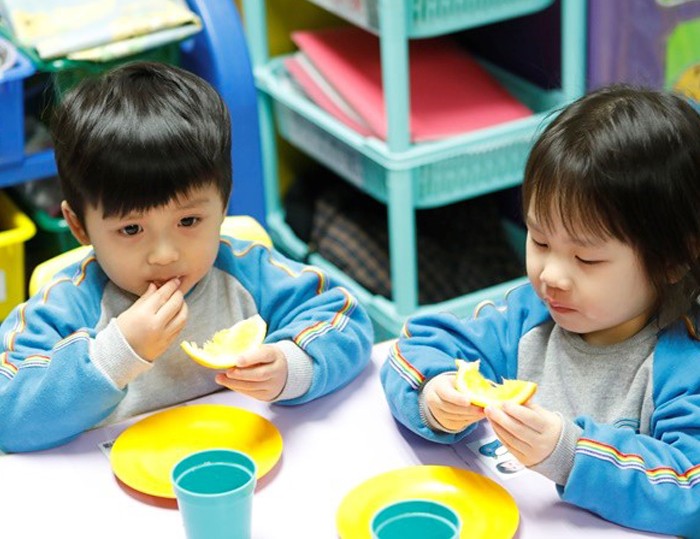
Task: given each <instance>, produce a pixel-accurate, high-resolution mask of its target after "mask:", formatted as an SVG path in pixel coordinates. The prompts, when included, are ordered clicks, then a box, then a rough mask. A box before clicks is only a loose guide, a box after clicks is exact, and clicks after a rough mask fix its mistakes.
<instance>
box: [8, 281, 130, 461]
mask: <svg viewBox="0 0 700 539" xmlns="http://www.w3.org/2000/svg"><path fill="white" fill-rule="evenodd" d="M88 286H89V285H88V284H86V283H83V285H82V287H83V288H82V289H81V290H78V286H76V284H75V282H74V281H73V280H72V279H69V278H59V279H57V280H56V281H55V282H54V283H52V284H50V285H48V286H47V287H46V288H45V289H44V290H42V291H41V292H40V293H39V294H37V295H35V296H34V297H32V298H31V299H30V300H29V301H27V302H26V303H24V304H22V305H19V306H18V307H17V308H15V309H14V310H13V311H12V312H11V313H10V314H9V316H8V317H7V318H6V319H5V321H4V322H3V323H2V325H1V326H0V336H1V338H2V342H1V343H0V418H2V419H0V449H2V450H3V451H5V452H15V451H32V450H39V449H45V448H48V447H51V446H55V445H60V444H62V443H65V442H67V441H69V440H70V439H71V438H74V437H75V436H77V435H78V434H80V433H81V432H83V431H85V430H86V429H88V428H91V427H93V426H94V425H95V424H96V423H98V422H99V421H100V420H102V419H103V418H105V417H106V416H107V415H109V413H110V412H111V411H112V410H113V409H114V407H115V406H116V404H117V403H118V402H119V401H120V400H121V399H122V397H123V394H124V392H123V390H120V389H119V388H117V387H116V385H115V384H114V383H113V382H112V381H111V380H110V378H109V377H108V376H106V375H105V374H104V373H103V372H101V371H100V369H99V368H98V367H97V366H96V365H95V363H94V362H93V361H92V360H91V358H90V351H91V347H92V346H93V344H94V342H95V341H94V340H95V336H96V334H95V330H94V329H93V328H94V325H95V321H96V320H97V316H98V312H97V310H98V309H99V299H96V300H95V301H90V302H87V303H86V302H85V301H84V300H85V296H84V294H83V292H84V289H85V287H88Z"/></svg>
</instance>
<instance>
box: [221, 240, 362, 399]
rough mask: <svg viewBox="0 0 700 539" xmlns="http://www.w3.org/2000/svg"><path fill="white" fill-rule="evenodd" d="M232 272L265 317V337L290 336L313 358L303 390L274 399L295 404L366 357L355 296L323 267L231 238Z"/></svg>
mask: <svg viewBox="0 0 700 539" xmlns="http://www.w3.org/2000/svg"><path fill="white" fill-rule="evenodd" d="M230 255H232V256H233V257H234V260H233V261H232V263H233V264H234V266H235V275H236V277H237V278H238V279H239V280H240V281H241V283H242V284H243V286H244V287H245V288H246V289H247V290H248V291H249V292H250V294H251V295H252V296H253V299H254V301H255V303H256V305H257V307H258V312H259V313H260V315H261V316H262V317H263V319H264V320H265V321H266V322H267V325H268V334H267V337H266V339H265V342H267V343H274V342H279V341H292V342H293V343H295V344H296V345H297V346H298V347H299V348H301V349H302V350H303V351H304V352H305V353H306V354H308V355H309V356H310V357H311V359H312V361H313V379H312V382H311V386H310V387H309V390H308V391H307V392H306V393H304V394H303V395H301V396H299V397H296V398H293V399H288V400H282V401H277V402H276V404H290V405H291V404H301V403H303V402H308V401H311V400H313V399H316V398H318V397H321V396H322V395H326V394H328V393H331V392H333V391H335V390H337V389H339V388H340V387H342V386H344V385H346V384H347V383H349V382H350V381H351V380H353V379H354V378H355V377H356V376H357V375H358V374H359V373H360V372H361V371H362V370H363V369H364V368H365V367H366V366H367V364H368V363H369V359H370V354H371V351H372V343H373V341H374V332H373V328H372V323H371V321H370V319H369V316H368V315H367V312H366V311H365V309H364V308H363V307H362V306H361V305H360V304H359V302H358V301H357V298H356V297H355V296H354V295H353V294H352V293H350V292H349V291H348V290H347V289H345V288H343V287H341V286H338V285H337V284H336V283H334V282H333V281H331V280H330V279H329V277H328V275H326V274H325V273H324V272H323V271H321V270H320V269H318V268H316V267H314V266H308V265H305V264H300V263H298V262H295V261H293V260H290V259H288V258H286V257H284V256H283V255H281V254H280V253H278V252H277V251H275V250H274V249H268V248H266V247H264V246H262V245H259V244H249V243H247V242H241V241H239V240H231V250H230Z"/></svg>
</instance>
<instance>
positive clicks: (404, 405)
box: [381, 285, 547, 444]
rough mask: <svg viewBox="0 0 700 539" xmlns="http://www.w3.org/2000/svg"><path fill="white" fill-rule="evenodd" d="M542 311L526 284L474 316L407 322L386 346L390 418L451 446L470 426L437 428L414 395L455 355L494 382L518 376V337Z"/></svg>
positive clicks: (439, 316) (385, 379)
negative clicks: (456, 429) (458, 429)
mask: <svg viewBox="0 0 700 539" xmlns="http://www.w3.org/2000/svg"><path fill="white" fill-rule="evenodd" d="M546 317H547V311H546V309H545V308H544V306H543V305H542V303H541V302H540V301H539V299H538V298H537V296H536V295H535V294H534V292H533V290H532V288H531V287H530V286H529V285H524V286H522V287H519V288H517V289H514V290H512V291H511V292H510V293H509V294H508V295H507V298H506V301H505V302H503V303H499V304H498V305H496V304H494V303H486V304H482V305H480V306H478V307H477V309H476V311H475V313H474V316H473V317H470V318H465V319H462V320H460V319H458V318H457V317H455V316H453V315H450V314H427V315H420V316H416V317H414V318H411V319H409V320H408V322H407V323H406V325H405V326H404V328H403V331H402V334H401V336H400V338H399V339H398V341H397V342H396V343H395V344H394V345H393V346H392V347H391V350H390V352H389V357H388V359H387V361H386V362H385V363H384V365H383V366H382V369H381V379H382V384H383V386H384V392H385V394H386V398H387V401H388V402H389V407H390V408H391V411H392V413H393V415H394V417H395V418H396V419H397V420H398V421H399V422H400V423H402V424H403V425H405V426H406V427H408V428H409V429H410V430H412V431H413V432H415V433H416V434H418V435H420V436H422V437H424V438H427V439H428V440H432V441H435V442H440V443H445V444H450V443H454V442H456V441H458V440H460V439H462V438H464V436H466V435H467V434H468V433H469V432H470V431H471V430H472V429H471V428H468V429H466V430H464V431H462V432H459V433H445V432H437V431H434V430H432V429H431V428H430V427H428V425H427V423H426V421H425V420H424V418H423V417H421V413H420V403H419V396H420V392H421V391H422V389H423V387H424V385H425V384H426V383H427V382H428V381H429V380H430V379H431V378H433V377H435V376H437V375H439V374H441V373H444V372H449V371H455V370H456V368H455V359H458V358H459V359H465V360H468V361H475V360H477V359H480V360H481V363H480V366H479V368H480V371H481V373H482V374H483V375H484V376H485V377H487V378H489V379H491V380H494V381H496V382H501V381H502V380H503V378H515V377H516V375H517V355H518V341H519V340H520V336H521V335H522V334H523V333H525V332H526V331H528V330H529V329H531V328H532V327H534V326H535V325H537V324H539V323H542V321H543V320H544V319H545V318H546Z"/></svg>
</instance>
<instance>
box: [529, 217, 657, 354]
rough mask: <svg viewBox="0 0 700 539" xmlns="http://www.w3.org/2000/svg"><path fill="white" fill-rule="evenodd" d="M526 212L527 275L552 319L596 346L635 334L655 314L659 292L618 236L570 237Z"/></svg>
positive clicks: (559, 225) (556, 225)
mask: <svg viewBox="0 0 700 539" xmlns="http://www.w3.org/2000/svg"><path fill="white" fill-rule="evenodd" d="M552 225H553V226H552V227H551V228H547V227H545V226H543V224H541V223H540V222H538V220H537V217H536V216H535V214H534V212H533V211H532V207H531V208H530V211H529V212H528V215H527V227H528V234H527V246H526V258H527V275H528V278H529V279H530V282H531V283H532V285H533V286H534V288H535V290H536V291H537V294H538V295H539V296H540V298H542V300H543V301H544V302H545V303H546V304H547V307H548V308H549V312H550V313H551V315H552V318H553V319H554V321H555V322H556V323H557V324H559V325H560V326H561V327H562V328H564V329H566V330H568V331H571V332H574V333H579V334H580V335H581V336H582V337H583V339H584V340H585V341H586V342H588V343H590V344H594V345H605V344H614V343H618V342H621V341H624V340H625V339H628V338H630V337H632V336H633V335H634V334H636V333H637V332H638V331H639V330H641V329H642V328H643V327H644V326H645V325H646V324H647V322H648V321H649V319H650V317H651V316H652V314H653V309H654V304H655V300H656V292H655V290H654V289H653V287H652V285H651V282H650V280H649V278H648V277H647V274H646V271H645V270H644V268H643V266H642V264H641V261H640V259H639V257H638V256H637V253H636V252H635V251H634V250H633V249H632V248H631V247H630V246H629V245H627V244H625V243H622V242H620V241H618V240H616V239H612V238H607V239H600V238H597V237H593V236H589V235H585V234H581V235H576V236H571V235H569V234H568V233H567V231H566V229H565V228H564V225H563V224H562V223H561V221H560V220H558V219H554V220H553V223H552Z"/></svg>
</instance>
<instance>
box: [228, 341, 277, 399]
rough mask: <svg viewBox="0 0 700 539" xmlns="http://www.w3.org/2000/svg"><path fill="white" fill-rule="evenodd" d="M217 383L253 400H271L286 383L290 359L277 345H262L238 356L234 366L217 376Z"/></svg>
mask: <svg viewBox="0 0 700 539" xmlns="http://www.w3.org/2000/svg"><path fill="white" fill-rule="evenodd" d="M216 383H217V384H220V385H222V386H224V387H227V388H229V389H231V390H233V391H237V392H238V393H243V394H245V395H248V396H250V397H253V398H254V399H258V400H261V401H271V400H272V399H274V398H275V397H277V396H278V395H279V394H280V393H282V390H283V389H284V386H285V384H286V383H287V358H286V357H285V355H284V353H283V352H282V350H280V349H279V348H278V347H277V346H273V345H271V344H263V345H262V346H261V347H260V348H258V349H256V350H255V351H253V352H249V353H247V354H243V355H241V356H239V357H238V359H237V362H236V366H235V367H231V368H230V369H228V370H227V371H226V372H220V373H218V374H217V375H216Z"/></svg>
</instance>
